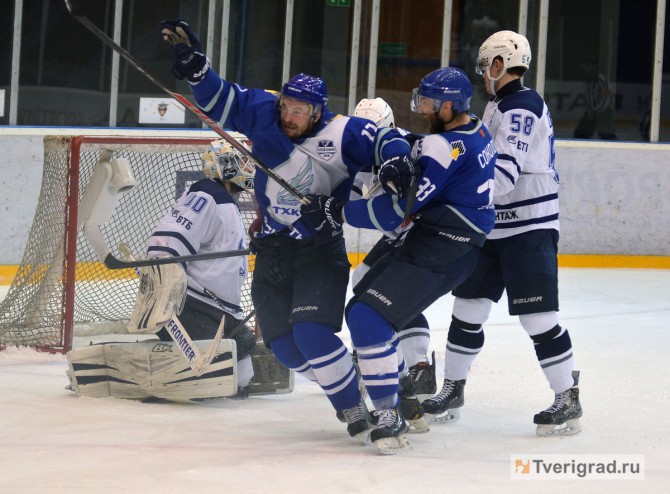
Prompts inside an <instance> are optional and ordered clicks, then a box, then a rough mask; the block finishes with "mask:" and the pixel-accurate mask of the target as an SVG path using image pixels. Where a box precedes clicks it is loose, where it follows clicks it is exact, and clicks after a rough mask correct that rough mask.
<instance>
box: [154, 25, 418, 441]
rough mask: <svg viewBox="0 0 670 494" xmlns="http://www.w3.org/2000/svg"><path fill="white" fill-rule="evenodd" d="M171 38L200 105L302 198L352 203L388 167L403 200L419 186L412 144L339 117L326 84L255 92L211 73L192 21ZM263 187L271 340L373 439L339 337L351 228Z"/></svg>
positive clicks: (260, 281)
mask: <svg viewBox="0 0 670 494" xmlns="http://www.w3.org/2000/svg"><path fill="white" fill-rule="evenodd" d="M161 34H162V36H163V38H164V39H165V41H167V42H169V43H170V44H171V45H172V46H173V54H174V56H175V63H174V65H173V67H172V71H173V73H174V74H175V76H177V77H178V78H181V79H183V78H186V79H188V81H189V84H190V87H191V90H192V92H193V96H194V97H195V100H196V103H197V104H198V106H199V107H200V108H201V109H202V110H203V111H204V112H205V113H206V114H207V115H208V116H209V117H210V118H212V119H213V120H214V121H216V122H218V124H219V125H220V126H222V127H226V128H231V129H234V130H236V131H239V132H241V133H243V134H245V135H247V136H248V137H249V138H250V139H251V141H252V142H253V147H254V154H255V155H256V156H257V157H258V158H259V159H260V160H261V161H262V162H263V163H264V164H265V165H266V166H268V167H269V168H271V169H273V171H274V172H276V173H277V174H278V175H279V176H281V177H282V178H283V179H284V180H286V181H287V182H288V183H290V184H291V185H292V186H293V187H294V188H295V189H297V190H298V191H299V192H300V193H301V194H303V195H308V194H326V195H328V196H334V197H339V198H342V199H344V198H346V197H347V195H348V193H349V189H350V188H351V184H352V182H353V177H354V176H355V174H356V173H357V172H358V171H360V170H362V169H364V168H370V167H371V166H372V165H375V164H378V163H382V162H384V163H386V165H387V166H386V173H385V175H384V180H385V183H386V182H390V183H391V184H393V186H394V187H395V188H396V189H397V190H398V192H399V194H403V193H404V192H405V191H406V190H407V189H408V187H409V186H410V185H411V181H412V177H413V164H412V162H411V161H410V159H409V154H410V148H409V144H408V143H407V141H406V140H405V139H403V138H402V137H401V136H400V134H398V132H397V131H396V130H394V129H388V128H387V129H379V131H378V129H377V127H376V126H374V125H373V124H372V123H371V122H370V121H368V120H365V119H360V118H356V117H346V116H336V115H334V114H333V113H332V112H331V111H330V110H329V109H328V106H327V102H328V95H327V91H326V84H325V82H324V81H322V80H321V79H319V78H317V77H313V76H310V75H307V74H299V75H297V76H295V77H293V78H291V79H290V80H289V81H288V82H286V83H285V84H284V85H283V87H282V91H281V92H280V93H279V94H277V93H275V92H271V91H265V90H261V89H249V88H245V87H242V86H240V85H238V84H234V83H231V82H229V81H226V80H223V79H221V78H220V77H219V76H218V75H217V74H216V73H214V71H212V70H211V69H210V68H209V64H208V61H207V58H206V57H205V55H204V54H203V53H202V49H201V46H200V43H199V42H198V40H197V38H196V37H195V35H194V34H193V32H192V31H191V30H190V28H189V26H188V24H187V23H186V22H184V21H183V20H178V21H165V22H163V23H162V24H161ZM387 187H388V185H387ZM254 188H255V193H256V197H257V199H258V203H259V206H260V215H261V221H260V226H259V228H258V230H257V231H254V232H251V233H252V242H253V245H254V248H255V249H256V251H257V257H256V266H255V270H254V279H253V283H252V300H253V302H254V307H255V309H256V317H257V320H258V322H259V325H260V330H261V334H262V336H263V341H264V343H265V344H266V345H267V346H269V347H270V348H271V349H272V351H273V352H274V354H275V356H276V357H277V358H278V359H279V360H280V361H281V362H282V363H284V364H285V365H286V366H287V367H289V368H290V369H294V370H295V371H296V372H299V373H300V374H302V375H303V376H305V377H307V378H308V379H311V380H313V381H315V382H317V383H318V384H319V385H320V386H321V388H322V389H323V390H324V391H325V393H326V396H327V397H328V399H329V400H330V402H331V403H332V405H333V407H334V408H335V409H336V410H341V411H342V412H343V414H344V416H345V418H346V420H347V423H348V426H347V430H348V432H349V434H350V435H351V436H357V437H361V438H362V439H365V436H366V435H367V430H368V428H369V423H368V415H367V410H365V406H364V404H363V403H361V397H360V393H359V390H358V384H357V379H356V372H355V370H354V366H353V362H352V359H351V355H350V354H349V352H348V350H347V348H346V347H345V346H344V344H343V342H342V341H341V340H340V338H339V337H338V336H337V335H336V333H337V332H338V331H340V329H341V325H342V322H343V309H344V303H345V299H346V289H347V285H348V282H349V267H350V265H349V261H348V259H347V253H346V249H345V245H344V238H343V234H342V229H341V228H335V229H331V228H329V227H328V225H326V224H320V225H312V224H309V223H306V222H305V221H303V219H302V218H301V212H300V202H299V200H298V198H296V197H294V196H293V195H292V194H290V193H288V192H287V191H285V190H284V189H283V188H282V187H280V186H279V184H278V183H276V182H275V181H273V180H272V179H269V177H268V176H267V175H266V174H265V173H263V172H261V171H259V172H258V173H257V174H256V178H255V184H254ZM395 197H396V198H397V196H395Z"/></svg>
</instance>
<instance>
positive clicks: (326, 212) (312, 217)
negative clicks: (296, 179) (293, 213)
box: [300, 194, 345, 232]
mask: <svg viewBox="0 0 670 494" xmlns="http://www.w3.org/2000/svg"><path fill="white" fill-rule="evenodd" d="M307 198H308V199H309V201H310V202H309V204H303V205H302V206H300V215H301V217H302V221H303V223H304V224H305V225H306V226H308V227H310V228H313V229H314V230H316V231H324V230H330V231H332V232H338V231H340V230H342V223H343V222H344V220H343V219H342V208H343V207H344V202H345V201H343V200H342V199H337V198H336V197H329V196H324V195H321V194H310V195H308V196H307Z"/></svg>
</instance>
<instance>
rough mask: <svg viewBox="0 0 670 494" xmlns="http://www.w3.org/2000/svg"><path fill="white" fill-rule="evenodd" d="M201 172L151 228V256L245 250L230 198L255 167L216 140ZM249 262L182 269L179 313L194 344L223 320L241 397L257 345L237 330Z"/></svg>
mask: <svg viewBox="0 0 670 494" xmlns="http://www.w3.org/2000/svg"><path fill="white" fill-rule="evenodd" d="M203 173H204V175H205V178H203V179H201V180H199V181H197V182H195V183H193V184H192V185H191V186H190V187H189V188H188V190H186V192H184V194H182V196H181V197H180V198H179V199H178V200H177V202H176V203H175V204H174V206H173V207H172V209H171V210H170V211H169V212H168V213H166V214H165V216H163V218H162V219H161V220H160V221H159V223H158V225H157V226H156V227H155V228H154V231H153V233H152V235H151V236H150V237H149V239H148V240H147V254H148V257H149V258H151V257H158V256H166V255H167V256H185V255H192V254H196V253H197V254H206V253H209V252H224V251H232V250H238V249H244V248H245V243H246V234H247V232H246V228H245V226H244V222H243V221H242V215H241V214H240V210H239V207H238V205H237V203H236V202H235V199H234V196H235V195H237V194H238V193H239V192H241V191H242V190H245V189H248V188H251V187H252V186H253V185H252V184H253V174H254V168H253V164H252V163H251V162H249V161H247V159H246V158H245V157H244V156H243V155H242V154H241V153H240V152H239V151H237V150H235V149H233V147H232V146H231V145H230V144H228V143H226V142H225V141H223V140H219V141H214V142H213V143H212V145H211V146H210V149H209V150H208V151H207V152H206V153H205V154H204V155H203ZM247 262H248V261H247V256H235V257H225V258H220V259H210V260H206V261H197V262H192V263H189V264H187V265H184V269H185V271H186V278H187V288H186V300H185V304H184V307H183V309H182V311H181V313H180V314H179V320H180V321H181V323H182V324H183V326H184V329H185V330H186V332H187V333H188V334H189V336H190V337H191V339H192V340H209V339H212V338H214V336H215V335H216V332H217V328H218V326H219V323H220V322H221V318H225V324H224V329H223V334H224V337H225V338H230V339H233V340H235V342H236V345H237V358H238V363H237V370H238V387H239V389H240V396H241V397H244V396H245V394H246V391H247V386H248V384H249V381H250V380H251V378H252V377H253V366H252V362H251V352H252V351H253V350H254V347H255V345H256V337H255V336H254V334H253V333H252V332H251V331H250V330H249V328H248V327H247V326H246V325H244V324H242V325H241V326H240V321H241V320H242V316H243V309H242V307H241V298H242V285H243V284H244V281H245V280H246V277H247V266H248V264H247ZM178 269H180V268H178ZM156 334H157V336H158V337H159V338H160V339H161V340H163V341H172V338H171V337H170V335H169V334H168V332H167V330H166V329H165V328H163V329H161V330H160V331H158V332H157V333H156Z"/></svg>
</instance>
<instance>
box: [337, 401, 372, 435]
mask: <svg viewBox="0 0 670 494" xmlns="http://www.w3.org/2000/svg"><path fill="white" fill-rule="evenodd" d="M340 414H341V415H342V416H343V417H344V421H345V422H346V423H347V432H348V433H349V435H350V436H351V437H354V438H356V439H359V440H360V441H361V442H362V443H363V444H368V434H369V430H370V414H369V413H368V409H367V407H366V406H365V403H363V402H362V401H361V402H360V403H359V404H358V405H357V406H355V407H353V408H347V409H346V410H338V417H339V415H340Z"/></svg>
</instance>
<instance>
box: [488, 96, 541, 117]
mask: <svg viewBox="0 0 670 494" xmlns="http://www.w3.org/2000/svg"><path fill="white" fill-rule="evenodd" d="M543 109H544V100H543V99H542V97H541V96H540V95H539V94H537V92H536V91H534V90H532V89H524V90H522V91H517V92H516V93H512V94H510V95H509V96H506V97H504V98H503V99H502V100H501V101H500V103H498V110H500V111H501V112H503V113H505V112H508V111H512V110H527V111H529V112H532V113H534V114H535V116H537V118H541V117H542V111H543Z"/></svg>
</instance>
